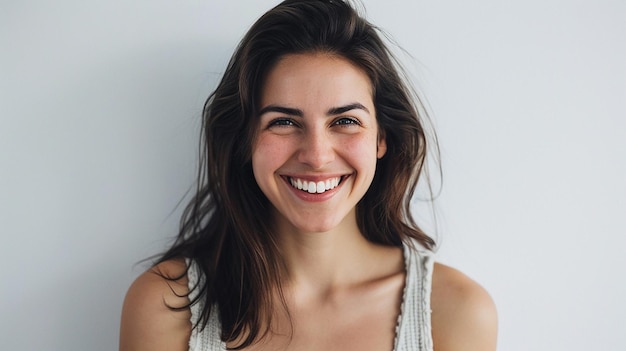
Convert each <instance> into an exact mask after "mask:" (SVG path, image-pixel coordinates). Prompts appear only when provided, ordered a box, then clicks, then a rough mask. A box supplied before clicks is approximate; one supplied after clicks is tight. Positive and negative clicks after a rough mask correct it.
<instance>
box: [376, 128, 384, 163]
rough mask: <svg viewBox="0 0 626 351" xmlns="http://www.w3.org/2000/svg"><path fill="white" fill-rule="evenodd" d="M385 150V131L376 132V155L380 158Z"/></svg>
mask: <svg viewBox="0 0 626 351" xmlns="http://www.w3.org/2000/svg"><path fill="white" fill-rule="evenodd" d="M386 152H387V139H385V132H384V131H382V130H381V131H379V132H378V145H376V157H377V158H379V159H381V158H383V156H385V153H386Z"/></svg>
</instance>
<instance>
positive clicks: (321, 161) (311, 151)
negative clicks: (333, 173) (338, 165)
mask: <svg viewBox="0 0 626 351" xmlns="http://www.w3.org/2000/svg"><path fill="white" fill-rule="evenodd" d="M334 160H335V151H334V146H333V143H332V139H331V138H330V135H328V133H327V132H326V131H324V130H318V129H315V130H307V131H306V132H305V133H304V135H303V141H302V143H301V146H300V150H299V153H298V161H300V162H301V163H304V164H307V165H309V166H310V167H311V168H313V169H321V168H323V167H324V166H326V165H327V164H329V163H331V162H332V161H334Z"/></svg>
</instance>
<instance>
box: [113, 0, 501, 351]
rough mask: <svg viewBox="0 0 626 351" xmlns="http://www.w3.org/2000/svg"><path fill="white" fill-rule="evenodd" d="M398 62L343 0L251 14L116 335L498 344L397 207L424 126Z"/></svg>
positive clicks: (339, 345) (148, 339)
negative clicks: (181, 208)
mask: <svg viewBox="0 0 626 351" xmlns="http://www.w3.org/2000/svg"><path fill="white" fill-rule="evenodd" d="M395 67H396V65H395V64H394V61H393V60H392V58H391V55H390V53H389V51H388V50H387V48H386V47H385V45H384V43H383V42H382V41H381V40H380V38H379V36H378V34H377V32H376V30H375V28H374V27H373V26H372V25H371V24H369V23H368V22H367V21H366V20H365V19H363V18H361V17H360V16H359V15H358V14H357V13H356V12H355V11H354V9H353V8H352V7H350V5H349V4H347V3H345V2H344V1H339V0H317V1H306V0H287V1H284V2H283V3H281V4H279V5H278V6H276V7H275V8H273V9H271V10H270V11H268V12H267V13H266V14H265V15H264V16H262V17H261V18H260V19H259V20H258V21H257V22H256V23H255V24H254V25H253V26H252V28H251V29H250V30H249V32H248V33H247V35H246V36H245V37H244V38H243V40H242V42H241V43H240V45H239V47H238V48H237V50H236V52H235V54H234V55H233V57H232V59H231V61H230V63H229V64H228V67H227V69H226V72H225V74H224V76H223V78H222V80H221V82H220V84H219V85H218V87H217V89H216V90H215V92H214V93H213V94H212V95H211V96H210V97H209V99H208V101H207V103H206V105H205V109H204V116H203V117H204V120H203V123H204V124H203V133H204V134H203V137H204V142H205V148H204V150H203V151H204V154H203V165H202V167H201V172H200V176H199V182H198V184H199V185H198V190H197V194H196V196H195V198H194V200H193V201H192V202H191V204H190V205H189V206H188V208H187V209H186V211H185V214H184V218H183V222H182V226H181V232H180V234H179V237H178V239H177V240H176V242H175V243H174V245H173V246H172V248H170V249H169V250H168V251H167V252H166V253H165V254H163V255H162V256H161V257H160V259H159V260H158V262H157V263H156V265H155V266H154V267H153V268H152V269H150V270H149V271H147V272H146V273H144V274H143V275H141V276H140V277H139V278H138V279H137V280H136V281H135V283H134V284H133V285H132V286H131V287H130V289H129V291H128V294H127V297H126V300H125V303H124V309H123V313H122V325H121V337H120V349H121V350H187V349H189V350H203V351H204V350H225V349H227V348H229V349H245V350H432V349H433V347H434V349H435V350H437V351H446V350H466V351H467V350H494V349H495V339H496V337H495V335H496V317H495V308H494V306H493V302H492V300H491V298H490V297H489V295H488V294H487V293H486V292H485V291H484V290H483V289H482V288H481V287H480V286H479V285H477V284H476V283H474V282H473V281H471V280H470V279H469V278H467V277H466V276H464V275H463V274H461V273H460V272H458V271H456V270H454V269H452V268H449V267H446V266H443V265H441V264H437V263H434V262H433V258H432V255H431V253H430V251H429V250H430V249H432V247H433V246H434V241H433V240H432V239H431V238H430V237H429V236H427V235H426V234H425V233H424V232H422V231H421V230H420V229H419V228H418V227H417V225H416V224H415V222H414V221H413V219H412V216H411V213H410V209H409V204H410V198H411V196H412V194H413V191H414V189H415V186H416V184H417V181H418V178H419V176H420V173H421V169H422V165H423V162H424V157H425V154H426V137H425V135H424V131H423V128H422V122H421V119H420V116H419V114H418V112H417V111H418V109H417V106H416V105H415V99H412V97H411V94H410V92H409V90H408V88H407V86H406V85H405V84H404V83H403V81H402V79H401V78H400V76H399V75H398V72H397V69H396V68H395ZM431 310H432V313H431Z"/></svg>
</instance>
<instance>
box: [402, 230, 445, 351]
mask: <svg viewBox="0 0 626 351" xmlns="http://www.w3.org/2000/svg"><path fill="white" fill-rule="evenodd" d="M404 260H405V267H406V281H405V285H404V293H403V300H402V307H401V310H400V315H399V316H398V325H397V328H396V340H395V345H394V351H432V350H433V340H432V330H431V312H432V311H431V308H430V294H431V291H432V275H433V267H434V262H435V261H434V256H433V253H432V252H431V251H428V250H426V249H424V248H422V246H421V245H420V244H419V243H417V242H415V241H413V240H411V241H408V242H406V243H405V244H404Z"/></svg>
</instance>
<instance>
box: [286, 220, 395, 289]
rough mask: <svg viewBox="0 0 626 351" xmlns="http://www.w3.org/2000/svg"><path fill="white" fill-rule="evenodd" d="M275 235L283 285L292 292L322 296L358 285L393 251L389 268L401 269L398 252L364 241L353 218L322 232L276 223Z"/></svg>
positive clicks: (378, 268)
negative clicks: (299, 290)
mask: <svg viewBox="0 0 626 351" xmlns="http://www.w3.org/2000/svg"><path fill="white" fill-rule="evenodd" d="M277 233H278V242H279V249H280V251H281V254H282V257H283V260H284V265H285V268H286V270H285V273H284V275H285V278H284V279H285V283H286V284H287V285H289V286H291V287H292V288H295V289H306V290H309V291H317V292H318V293H322V294H323V293H325V292H329V291H333V290H337V289H342V288H344V287H349V286H353V285H356V284H359V283H362V282H364V281H367V280H369V279H371V277H372V276H373V275H376V273H377V272H379V271H381V268H383V267H381V264H382V265H383V266H384V265H385V261H386V262H387V264H389V263H390V262H389V260H386V259H385V258H389V257H390V253H391V252H394V251H395V254H393V255H394V256H395V258H396V260H395V261H397V262H395V263H391V264H392V265H394V266H399V269H403V261H402V255H401V252H398V250H397V248H388V247H383V246H380V245H376V244H373V243H371V242H369V241H368V240H366V239H365V237H364V236H363V234H362V233H361V231H360V230H359V229H358V226H357V224H356V217H355V216H348V217H347V218H346V219H345V220H344V221H343V222H342V223H340V225H338V226H337V227H335V228H333V229H332V230H330V231H326V232H303V231H300V230H298V229H297V228H294V227H293V226H292V225H291V224H290V223H289V222H287V221H280V220H279V221H277ZM398 253H399V255H398ZM398 258H399V260H398ZM392 261H393V260H392ZM386 268H387V269H389V268H390V267H386Z"/></svg>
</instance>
